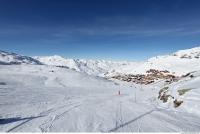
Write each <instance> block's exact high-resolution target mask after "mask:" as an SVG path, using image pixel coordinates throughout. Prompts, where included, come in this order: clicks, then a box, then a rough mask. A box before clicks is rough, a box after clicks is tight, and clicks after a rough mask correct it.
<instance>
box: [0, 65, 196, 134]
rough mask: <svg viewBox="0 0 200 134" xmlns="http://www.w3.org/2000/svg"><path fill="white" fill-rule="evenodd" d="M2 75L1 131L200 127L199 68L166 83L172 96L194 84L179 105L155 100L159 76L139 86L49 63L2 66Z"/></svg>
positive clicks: (186, 128)
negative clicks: (192, 73) (153, 80)
mask: <svg viewBox="0 0 200 134" xmlns="http://www.w3.org/2000/svg"><path fill="white" fill-rule="evenodd" d="M0 74H1V75H0V95H1V97H0V131H1V132H182V131H184V132H185V131H190V132H197V131H198V132H199V131H200V124H199V122H200V115H199V112H198V111H199V108H200V107H199V106H200V105H199V104H200V103H199V102H200V88H199V87H200V83H199V81H200V77H199V74H200V73H199V71H197V72H194V75H195V77H194V78H185V79H183V80H182V81H180V82H177V83H173V84H171V85H168V86H169V88H170V92H171V94H173V95H176V92H175V91H176V90H177V89H180V88H192V90H191V91H189V92H188V93H186V94H185V95H183V96H180V97H181V99H182V100H183V101H184V102H183V104H182V105H181V106H180V107H178V108H174V107H173V105H172V104H171V103H170V101H169V102H168V103H166V104H163V103H162V102H161V101H159V100H158V99H157V96H158V91H159V90H160V88H162V87H163V86H164V85H163V82H162V81H161V82H158V83H154V84H151V85H148V86H142V85H135V84H131V83H125V82H120V81H108V80H106V79H104V78H101V77H97V76H89V75H87V74H84V73H80V72H77V71H74V70H71V69H66V68H60V67H55V66H48V65H12V66H11V65H0ZM173 89H175V90H173ZM119 90H120V91H121V95H118V91H119ZM177 97H179V96H177Z"/></svg>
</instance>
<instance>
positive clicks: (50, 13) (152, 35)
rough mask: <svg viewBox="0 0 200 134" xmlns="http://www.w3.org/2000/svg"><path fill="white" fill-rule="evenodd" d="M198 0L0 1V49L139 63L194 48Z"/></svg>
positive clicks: (199, 31) (199, 33) (199, 38)
mask: <svg viewBox="0 0 200 134" xmlns="http://www.w3.org/2000/svg"><path fill="white" fill-rule="evenodd" d="M199 7H200V0H0V50H4V51H10V52H15V53H19V54H23V55H28V56H42V55H61V56H64V57H66V58H84V59H109V60H128V61H131V60H132V61H135V60H145V59H148V58H150V57H152V56H156V55H162V54H168V53H172V52H174V51H177V50H180V49H187V48H192V47H197V46H200V8H199Z"/></svg>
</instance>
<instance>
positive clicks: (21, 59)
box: [0, 50, 42, 65]
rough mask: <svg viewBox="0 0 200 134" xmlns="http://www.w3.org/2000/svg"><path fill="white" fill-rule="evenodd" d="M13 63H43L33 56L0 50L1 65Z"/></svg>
mask: <svg viewBox="0 0 200 134" xmlns="http://www.w3.org/2000/svg"><path fill="white" fill-rule="evenodd" d="M13 64H34V65H41V64H42V63H41V62H40V61H38V60H36V59H34V58H32V57H28V56H22V55H18V54H15V53H9V52H5V51H1V50H0V65H13Z"/></svg>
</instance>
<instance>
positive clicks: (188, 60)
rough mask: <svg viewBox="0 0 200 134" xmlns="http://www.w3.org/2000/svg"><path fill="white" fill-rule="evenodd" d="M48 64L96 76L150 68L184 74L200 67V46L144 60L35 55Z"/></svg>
mask: <svg viewBox="0 0 200 134" xmlns="http://www.w3.org/2000/svg"><path fill="white" fill-rule="evenodd" d="M35 58H36V59H37V60H39V61H41V62H42V63H44V64H47V65H56V66H57V65H59V66H67V67H69V68H71V69H75V70H76V71H79V72H84V73H87V74H89V75H96V76H103V77H105V76H112V75H116V74H121V73H122V74H145V73H146V71H147V70H149V69H158V70H168V71H170V72H173V73H175V74H177V75H183V74H186V73H188V72H191V71H196V70H199V68H200V47H196V48H192V49H186V50H180V51H177V52H175V53H173V54H170V55H164V56H156V57H153V58H150V59H148V60H147V61H143V62H126V61H122V62H114V61H105V60H83V59H81V60H79V59H65V58H63V57H60V56H49V57H48V56H46V57H35Z"/></svg>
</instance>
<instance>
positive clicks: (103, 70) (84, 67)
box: [34, 55, 142, 76]
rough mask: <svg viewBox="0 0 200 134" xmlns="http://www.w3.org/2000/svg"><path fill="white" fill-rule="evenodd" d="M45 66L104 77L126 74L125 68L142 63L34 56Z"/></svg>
mask: <svg viewBox="0 0 200 134" xmlns="http://www.w3.org/2000/svg"><path fill="white" fill-rule="evenodd" d="M34 58H35V59H37V60H39V61H40V62H42V63H43V64H46V65H54V66H66V67H68V68H70V69H74V70H76V71H78V72H83V73H87V74H89V75H95V76H105V75H106V74H110V73H115V72H116V71H118V70H120V72H127V71H126V68H125V67H126V66H131V67H134V66H138V65H140V64H141V63H142V62H127V61H120V62H116V61H106V60H85V59H66V58H63V57H61V56H58V55H54V56H35V57H34Z"/></svg>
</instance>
